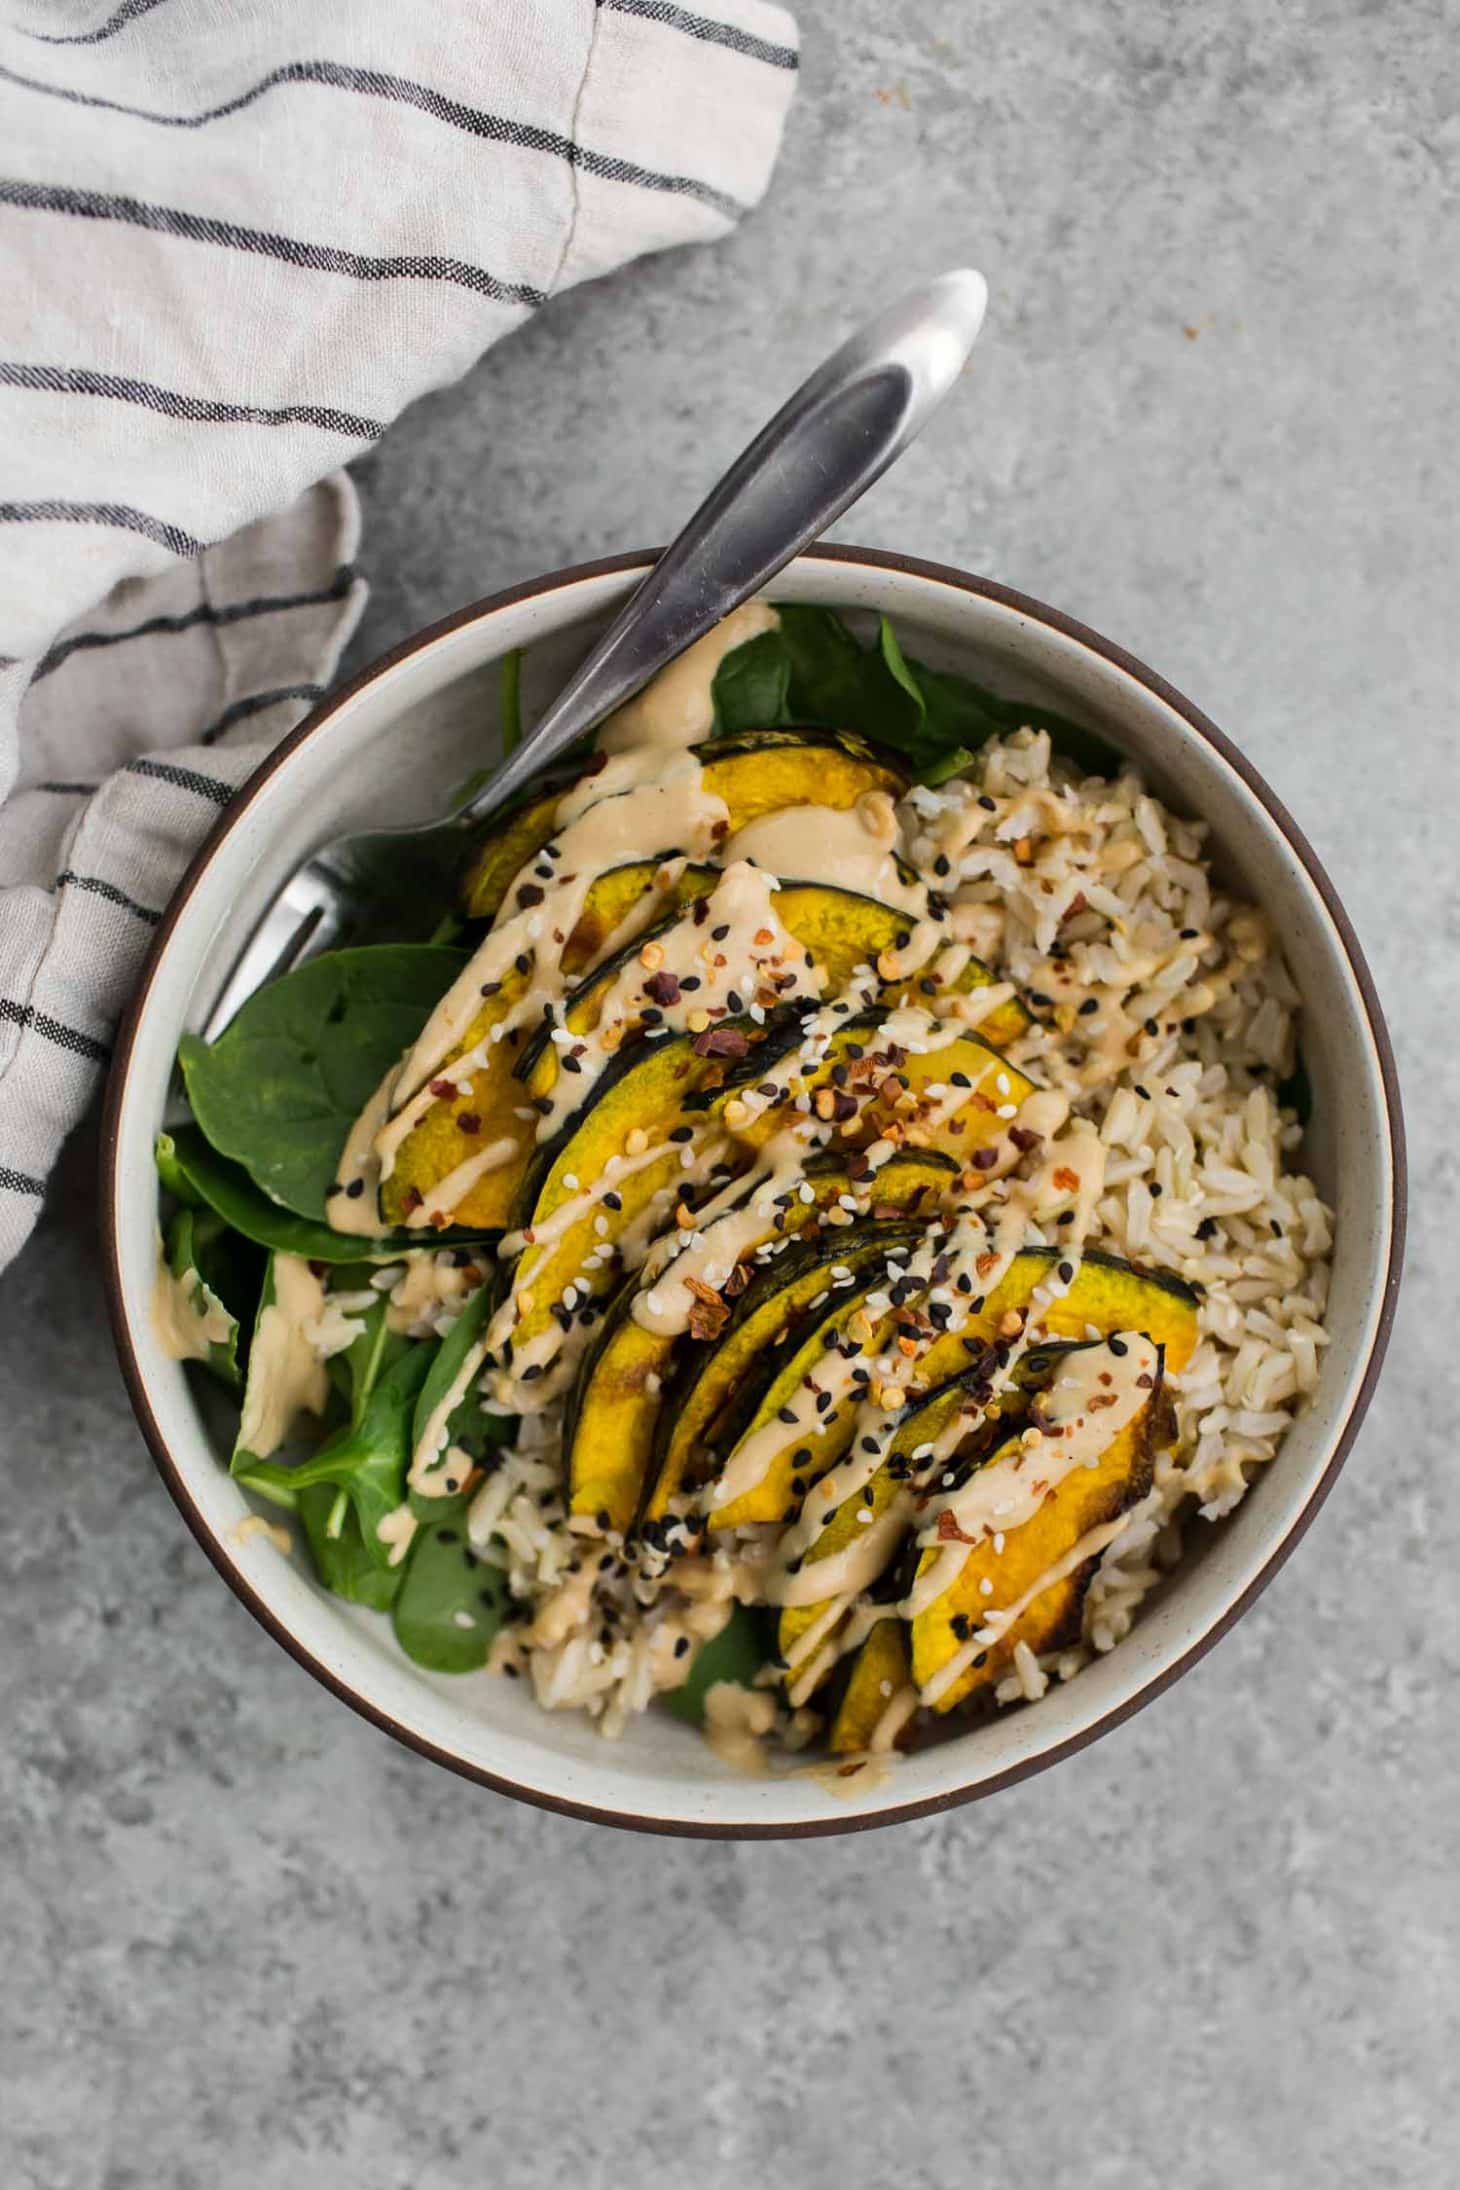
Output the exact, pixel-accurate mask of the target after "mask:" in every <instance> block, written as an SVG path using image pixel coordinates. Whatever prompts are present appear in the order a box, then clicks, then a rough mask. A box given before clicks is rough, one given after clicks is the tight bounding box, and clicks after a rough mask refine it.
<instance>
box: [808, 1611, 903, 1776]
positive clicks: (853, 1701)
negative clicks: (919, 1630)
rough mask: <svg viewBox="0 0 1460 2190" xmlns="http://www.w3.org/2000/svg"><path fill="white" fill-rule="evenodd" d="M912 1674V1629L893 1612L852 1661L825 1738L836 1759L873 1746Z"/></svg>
mask: <svg viewBox="0 0 1460 2190" xmlns="http://www.w3.org/2000/svg"><path fill="white" fill-rule="evenodd" d="M911 1677H912V1676H911V1669H910V1666H909V1663H908V1654H907V1630H906V1629H905V1627H904V1626H903V1624H902V1621H901V1620H900V1619H899V1618H898V1616H897V1614H896V1612H895V1611H894V1612H889V1613H887V1614H886V1615H884V1617H883V1618H882V1619H880V1620H879V1621H878V1622H877V1624H876V1626H875V1627H874V1628H873V1629H872V1632H871V1633H870V1634H869V1635H868V1636H867V1638H866V1640H865V1642H863V1643H861V1644H860V1645H859V1647H858V1648H857V1649H856V1651H854V1652H853V1654H852V1656H851V1657H850V1658H849V1659H848V1661H847V1670H846V1673H845V1674H844V1676H843V1678H842V1682H841V1684H840V1692H839V1694H838V1697H837V1701H836V1704H835V1707H834V1709H833V1711H832V1717H831V1726H830V1729H829V1731H828V1733H827V1737H826V1746H827V1748H828V1749H829V1750H830V1751H831V1753H832V1755H833V1756H834V1757H848V1756H860V1755H862V1754H863V1753H864V1752H865V1751H866V1750H867V1749H868V1748H869V1747H870V1746H871V1741H872V1736H873V1735H874V1734H875V1733H876V1731H877V1728H878V1725H879V1724H880V1722H881V1720H882V1718H883V1716H884V1714H885V1712H886V1710H887V1707H888V1705H889V1704H890V1703H891V1702H892V1700H893V1698H894V1697H895V1696H896V1695H897V1694H898V1693H899V1692H900V1691H901V1690H902V1689H904V1688H906V1686H907V1684H908V1681H909V1680H910V1679H911Z"/></svg>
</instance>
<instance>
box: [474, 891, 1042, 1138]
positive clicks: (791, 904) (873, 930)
mask: <svg viewBox="0 0 1460 2190" xmlns="http://www.w3.org/2000/svg"><path fill="white" fill-rule="evenodd" d="M621 871H622V872H628V871H629V870H626V869H625V870H621ZM703 875H708V876H709V877H710V880H711V885H712V886H713V882H714V880H715V879H716V876H715V871H714V869H712V868H689V869H687V870H686V878H687V880H688V881H689V884H690V886H689V887H686V888H684V889H683V890H682V892H681V894H680V896H679V898H678V902H679V903H680V904H683V903H684V902H685V901H686V900H687V899H689V898H690V897H700V896H704V895H705V894H706V892H705V890H704V889H703V888H702V887H700V886H699V878H700V877H701V876H703ZM775 910H776V918H777V919H778V921H779V922H780V924H781V925H782V927H784V928H785V929H786V930H787V931H788V933H790V934H791V935H793V936H794V937H795V938H796V940H797V942H798V943H800V944H801V945H802V946H803V947H804V948H805V949H806V950H808V951H809V952H810V953H811V956H812V957H813V958H814V959H815V961H816V964H817V966H818V967H819V968H820V969H821V972H822V974H823V976H824V982H825V989H826V993H827V994H834V993H835V992H836V991H837V990H839V989H841V988H844V987H845V986H846V984H847V982H848V981H849V980H850V979H851V976H852V974H853V973H854V972H855V970H856V969H857V968H858V967H859V966H875V965H876V963H877V960H878V959H879V958H880V957H881V955H882V953H883V952H884V951H889V950H892V949H894V948H895V946H896V943H897V939H898V937H899V936H902V935H905V934H906V932H907V916H906V914H904V913H900V912H897V911H895V910H894V909H893V908H892V907H891V906H889V905H882V904H879V903H878V901H877V900H876V898H872V897H863V896H862V895H861V894H860V893H859V892H857V891H855V890H839V889H834V888H831V887H829V886H827V885H825V884H821V883H795V882H791V883H785V884H783V885H782V887H781V888H780V889H779V890H777V892H776V895H775ZM676 924H677V923H676V920H675V919H673V918H671V919H669V920H665V921H661V922H658V923H656V924H655V925H654V926H653V927H651V928H648V929H646V930H645V931H644V932H643V933H642V934H641V935H638V936H635V937H634V939H633V940H632V942H630V943H629V944H628V945H627V946H626V947H625V948H624V949H623V950H622V951H620V952H619V953H617V954H616V955H615V956H614V957H613V958H611V959H609V960H608V961H606V962H605V963H604V964H602V965H600V966H598V967H596V968H595V970H594V971H593V972H592V973H591V974H590V975H589V976H588V977H587V979H586V980H584V981H582V982H580V983H579V985H578V987H577V988H576V989H574V991H573V993H572V995H571V996H570V997H569V998H568V1000H567V1003H566V1005H565V1006H564V1009H563V1014H562V1024H563V1025H564V1026H565V1027H566V1028H567V1029H568V1031H569V1032H570V1033H572V1034H577V1035H587V1034H591V1033H592V1031H593V1030H594V1028H596V1027H597V1025H598V1023H599V1020H600V1018H601V1016H602V1009H603V1000H604V998H605V996H607V994H608V993H609V991H610V990H611V989H612V988H613V987H614V985H615V983H616V982H617V981H618V980H619V979H620V977H621V976H622V974H623V972H624V970H625V968H626V967H628V966H631V965H632V964H633V962H634V960H635V958H636V957H637V956H638V955H639V954H640V953H641V952H642V950H643V948H644V946H645V945H646V944H650V943H654V942H657V941H660V940H661V939H662V938H663V937H664V936H665V935H667V934H669V933H670V931H671V930H672V929H673V928H674V927H675V926H676ZM644 979H645V982H646V983H647V982H648V981H649V980H650V979H651V976H650V974H649V972H648V970H647V968H646V970H645V975H644ZM992 981H993V975H992V973H991V972H990V971H989V969H988V967H987V966H986V965H984V963H983V962H982V960H981V959H977V958H970V959H969V960H968V961H967V962H966V964H965V965H964V966H963V967H962V968H961V970H960V972H959V974H958V978H957V980H956V981H955V982H954V984H953V987H954V991H955V992H956V993H958V994H963V995H966V994H969V993H971V992H972V991H974V990H976V989H979V988H982V987H986V986H988V985H989V984H990V983H991V982H992ZM931 993H932V995H936V987H935V986H934V987H933V989H932V991H931ZM652 1002H653V997H652V995H651V993H650V991H649V990H648V989H647V988H646V989H645V990H644V993H643V996H642V999H640V1000H636V1003H635V1007H634V1010H633V1013H632V1014H631V1016H630V1017H629V1018H628V1019H627V1020H626V1021H625V1029H626V1031H627V1032H630V1033H632V1032H634V1031H635V1030H636V1029H637V1028H638V1027H639V1025H640V1024H641V1020H640V1017H639V1014H640V1013H641V1012H642V1011H643V1009H644V1008H645V1006H646V1005H648V1004H650V1003H652ZM904 1002H907V1003H911V1004H914V1005H921V1006H923V1007H924V1008H925V1009H927V1010H930V1011H931V1010H934V1009H936V1005H935V1003H933V1002H932V1001H931V1000H930V995H928V994H924V993H923V991H922V989H921V987H920V985H919V984H918V983H917V982H915V981H914V982H901V981H900V982H897V983H894V984H893V987H892V989H891V990H890V992H889V997H888V1007H887V1008H888V1009H889V1010H890V1009H894V1008H896V1006H898V1005H900V1004H902V1003H904ZM1028 1024H1029V1013H1028V1011H1027V1010H1026V1009H1025V1007H1024V1005H1023V1004H1022V1003H1020V1002H1019V1001H1018V999H1017V998H1010V999H1009V1001H1008V1002H1007V1003H1004V1004H1000V1005H998V1006H996V1008H995V1009H994V1010H993V1011H992V1012H991V1013H990V1014H989V1016H988V1018H987V1020H985V1021H983V1022H981V1023H980V1026H979V1039H980V1041H981V1042H984V1043H986V1044H991V1045H993V1046H994V1047H998V1046H1000V1045H1001V1044H1003V1043H1006V1042H1009V1041H1012V1040H1013V1039H1014V1037H1015V1036H1016V1035H1018V1034H1021V1033H1022V1032H1023V1030H1024V1029H1025V1027H1026V1026H1028ZM515 1070H516V1072H517V1076H518V1077H519V1078H520V1079H522V1080H525V1081H526V1083H527V1089H528V1093H529V1094H530V1095H532V1096H534V1097H535V1096H539V1095H546V1094H547V1093H548V1092H549V1091H550V1090H551V1089H552V1088H553V1087H554V1086H555V1085H556V1084H557V1078H558V1070H559V1064H558V1055H557V1049H556V1046H555V1045H554V1044H553V1042H552V1040H551V1029H550V1028H548V1027H547V1026H543V1027H540V1028H538V1029H537V1030H536V1031H535V1032H534V1033H533V1035H532V1037H531V1040H530V1042H529V1043H528V1044H527V1046H526V1048H525V1049H524V1050H523V1052H522V1054H521V1056H520V1058H519V1059H518V1061H517V1063H516V1065H515Z"/></svg>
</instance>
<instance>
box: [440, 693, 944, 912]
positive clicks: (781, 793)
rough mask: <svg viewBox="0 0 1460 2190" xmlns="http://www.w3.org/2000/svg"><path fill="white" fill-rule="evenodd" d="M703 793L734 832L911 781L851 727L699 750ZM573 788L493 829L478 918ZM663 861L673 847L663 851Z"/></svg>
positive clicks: (544, 797) (736, 740)
mask: <svg viewBox="0 0 1460 2190" xmlns="http://www.w3.org/2000/svg"><path fill="white" fill-rule="evenodd" d="M695 751H696V753H697V755H698V757H699V759H700V762H701V764H702V767H703V770H704V788H705V789H706V791H709V792H711V793H713V795H714V796H715V797H717V798H722V799H723V800H724V801H725V805H726V807H727V809H728V811H729V816H730V834H731V835H733V834H734V832H735V831H736V830H737V829H743V828H744V827H745V826H746V824H747V823H748V822H751V821H758V820H759V819H760V816H761V815H762V814H769V813H775V812H777V811H778V810H779V809H780V808H781V807H782V806H807V805H817V806H830V807H834V808H835V809H836V810H837V811H838V812H842V811H845V809H846V808H847V807H849V806H855V805H856V803H857V800H858V799H859V798H861V797H862V796H863V794H864V793H865V792H867V791H887V792H890V793H891V795H892V797H894V798H900V797H901V796H902V793H903V792H904V791H905V790H906V788H907V779H906V777H905V776H903V775H902V773H901V772H900V770H899V769H898V768H897V767H896V766H895V765H894V764H893V762H892V760H891V759H890V757H889V756H888V755H886V754H883V753H879V752H878V751H877V750H876V748H875V747H873V746H871V745H869V744H867V742H866V741H865V739H863V738H859V737H856V736H854V735H853V733H852V732H851V731H849V730H847V731H841V730H749V731H746V732H744V733H743V734H742V735H741V736H739V737H733V738H716V739H715V740H714V741H713V742H711V743H709V744H706V745H700V746H697V747H696V748H695ZM570 787H571V784H570V782H569V783H562V784H560V785H558V787H557V788H556V789H555V790H552V791H549V792H545V793H543V794H541V795H537V794H535V795H534V796H533V797H532V798H530V799H529V800H528V801H527V802H526V804H524V805H523V806H521V807H519V808H518V809H517V811H516V812H515V814H513V815H512V816H511V817H509V820H508V822H507V824H506V825H505V826H503V827H501V828H498V829H496V830H494V831H493V833H492V835H491V836H490V837H489V838H488V839H487V842H486V843H485V844H484V845H483V847H482V849H481V851H480V852H479V853H478V854H477V857H476V860H475V861H474V863H473V865H472V867H471V869H470V870H469V872H468V874H467V877H466V883H465V890H464V896H465V903H466V909H467V911H468V913H469V914H470V915H471V916H472V918H473V919H476V920H490V919H493V918H494V917H495V916H496V913H497V911H498V909H499V907H500V906H501V905H502V904H503V902H504V901H505V899H506V896H507V892H508V890H509V888H510V887H511V884H512V882H513V880H514V878H515V877H516V876H517V875H518V874H519V873H520V872H521V870H522V868H523V867H525V866H526V865H527V862H528V861H529V860H530V859H531V858H532V856H533V854H534V853H535V852H538V851H540V850H541V849H542V847H543V845H544V844H546V843H548V842H549V841H550V840H551V838H552V834H553V827H554V823H555V820H556V816H557V811H558V807H559V805H560V803H561V801H562V798H563V795H564V792H565V791H566V790H568V789H569V788H570ZM658 849H659V850H660V852H661V854H662V855H663V856H666V857H667V856H668V855H669V854H671V853H673V852H674V851H675V850H676V846H674V845H673V844H665V845H662V846H660V847H658Z"/></svg>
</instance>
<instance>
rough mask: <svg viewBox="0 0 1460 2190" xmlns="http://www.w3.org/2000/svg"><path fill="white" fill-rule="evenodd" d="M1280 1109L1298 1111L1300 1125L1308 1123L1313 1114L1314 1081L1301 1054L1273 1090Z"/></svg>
mask: <svg viewBox="0 0 1460 2190" xmlns="http://www.w3.org/2000/svg"><path fill="white" fill-rule="evenodd" d="M1273 1092H1274V1095H1275V1096H1276V1098H1277V1105H1278V1108H1279V1109H1280V1110H1292V1111H1295V1112H1296V1113H1297V1119H1298V1123H1299V1125H1306V1124H1307V1123H1308V1120H1309V1119H1310V1118H1311V1117H1312V1115H1313V1082H1312V1080H1311V1079H1310V1078H1309V1076H1308V1067H1307V1066H1306V1065H1305V1064H1304V1062H1303V1059H1302V1056H1301V1054H1300V1055H1299V1056H1298V1057H1297V1058H1296V1059H1295V1061H1294V1064H1293V1069H1292V1071H1291V1072H1290V1073H1289V1074H1288V1076H1287V1078H1286V1079H1285V1080H1282V1081H1280V1082H1279V1084H1278V1086H1277V1087H1276V1088H1275V1089H1274V1090H1273Z"/></svg>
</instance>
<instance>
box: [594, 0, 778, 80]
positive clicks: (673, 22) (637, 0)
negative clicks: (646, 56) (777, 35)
mask: <svg viewBox="0 0 1460 2190" xmlns="http://www.w3.org/2000/svg"><path fill="white" fill-rule="evenodd" d="M597 4H598V6H599V7H601V8H611V9H612V10H613V11H614V13H615V14H616V15H641V16H642V17H643V18H644V20H645V21H646V22H649V23H662V24H663V25H664V27H665V29H666V30H678V31H682V32H683V33H684V35H685V37H686V38H702V39H704V40H705V42H706V43H707V44H708V45H712V46H728V47H729V49H730V51H731V52H732V53H743V54H744V55H745V56H746V58H747V59H748V60H751V61H764V62H765V63H766V65H767V67H768V68H790V69H798V68H799V67H800V66H801V56H800V54H799V53H797V51H796V49H795V47H794V46H776V45H772V43H771V41H770V40H769V38H757V37H756V36H755V35H754V33H753V32H751V31H748V30H741V29H740V28H739V26H738V25H737V24H734V23H720V22H716V21H715V20H714V19H713V18H712V17H711V16H708V15H696V14H694V13H693V12H692V11H691V10H690V9H689V8H677V7H675V6H674V5H673V0H597Z"/></svg>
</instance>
